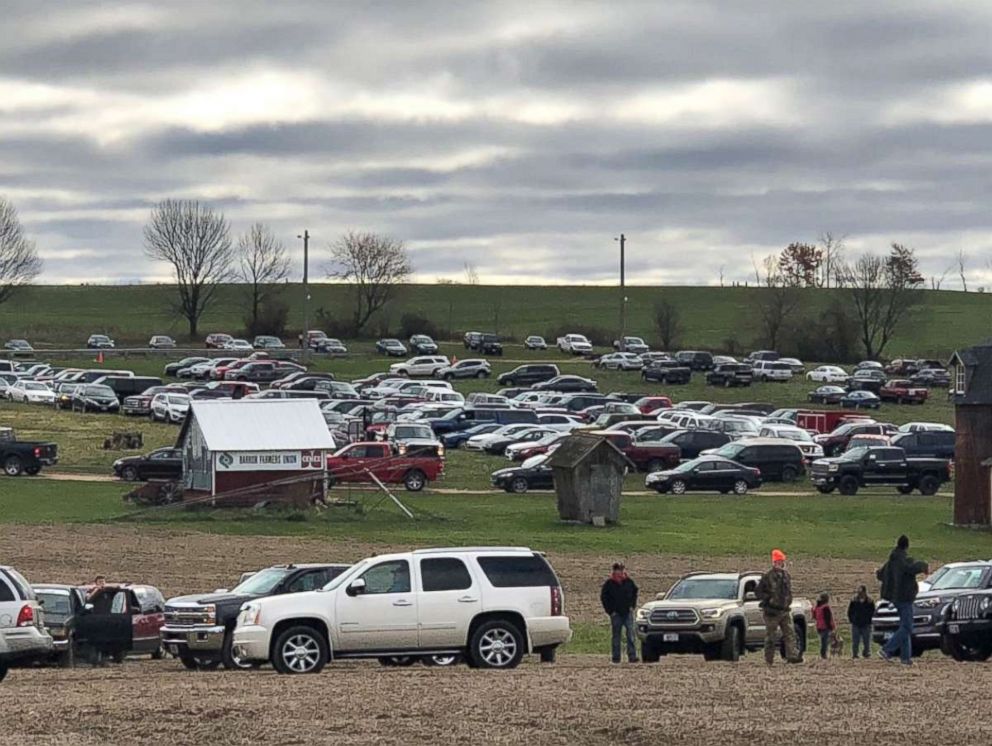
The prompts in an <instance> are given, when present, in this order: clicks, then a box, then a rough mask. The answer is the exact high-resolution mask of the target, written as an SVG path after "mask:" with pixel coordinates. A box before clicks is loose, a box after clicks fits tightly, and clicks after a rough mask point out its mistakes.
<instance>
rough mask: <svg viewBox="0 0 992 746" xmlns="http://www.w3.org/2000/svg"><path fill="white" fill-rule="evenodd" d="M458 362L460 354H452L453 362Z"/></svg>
mask: <svg viewBox="0 0 992 746" xmlns="http://www.w3.org/2000/svg"><path fill="white" fill-rule="evenodd" d="M457 362H458V355H452V356H451V364H452V365H454V364H455V363H457Z"/></svg>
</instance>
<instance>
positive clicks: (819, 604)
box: [813, 593, 837, 660]
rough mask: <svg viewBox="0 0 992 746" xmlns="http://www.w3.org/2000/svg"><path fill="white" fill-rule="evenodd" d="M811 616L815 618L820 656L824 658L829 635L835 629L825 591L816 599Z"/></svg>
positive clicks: (828, 599) (828, 598)
mask: <svg viewBox="0 0 992 746" xmlns="http://www.w3.org/2000/svg"><path fill="white" fill-rule="evenodd" d="M813 618H814V619H816V631H817V634H819V635H820V657H821V658H823V659H824V660H826V658H827V651H829V650H830V637H831V635H833V633H834V630H836V629H837V622H835V621H834V612H833V610H832V609H831V608H830V596H828V595H827V594H826V593H821V594H820V597H819V598H817V599H816V608H814V609H813Z"/></svg>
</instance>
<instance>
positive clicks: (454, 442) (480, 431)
mask: <svg viewBox="0 0 992 746" xmlns="http://www.w3.org/2000/svg"><path fill="white" fill-rule="evenodd" d="M501 427H503V426H502V425H501V424H499V423H498V422H483V423H482V424H480V425H475V426H474V427H470V428H468V429H466V430H456V431H454V432H450V433H447V434H446V435H443V436H442V437H441V442H442V443H444V446H445V448H458V447H459V446H461V445H464V444H465V443H466V442H467V441H468V439H469V438H473V437H475V436H476V435H485V434H486V433H491V432H493V431H495V430H498V429H499V428H501ZM432 429H433V428H432Z"/></svg>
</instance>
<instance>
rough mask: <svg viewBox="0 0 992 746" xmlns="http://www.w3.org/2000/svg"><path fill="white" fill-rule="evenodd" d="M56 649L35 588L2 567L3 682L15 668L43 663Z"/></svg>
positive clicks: (0, 676)
mask: <svg viewBox="0 0 992 746" xmlns="http://www.w3.org/2000/svg"><path fill="white" fill-rule="evenodd" d="M53 648H54V641H53V640H52V636H51V635H50V634H48V632H47V630H46V629H45V615H44V612H43V611H42V607H41V604H39V603H38V599H37V597H36V596H35V594H34V591H33V590H32V588H31V585H30V584H29V583H28V581H27V580H25V579H24V576H23V575H21V574H20V573H19V572H17V570H15V569H14V568H13V567H7V566H3V565H0V681H3V679H4V677H5V676H6V675H7V669H8V668H9V667H10V666H11V665H21V664H25V665H26V664H30V663H34V662H40V661H43V660H45V659H46V658H48V657H49V656H50V655H51V653H52V650H53Z"/></svg>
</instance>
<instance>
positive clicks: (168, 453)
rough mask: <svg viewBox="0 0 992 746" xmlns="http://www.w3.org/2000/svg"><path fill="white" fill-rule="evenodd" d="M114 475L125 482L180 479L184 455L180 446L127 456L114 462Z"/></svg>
mask: <svg viewBox="0 0 992 746" xmlns="http://www.w3.org/2000/svg"><path fill="white" fill-rule="evenodd" d="M113 470H114V476H115V477H119V478H121V479H123V480H124V481H125V482H145V481H147V480H149V479H168V480H170V481H178V480H179V479H182V476H183V455H182V451H180V450H179V449H178V448H158V449H156V450H154V451H151V452H149V453H146V454H144V455H143V456H125V457H123V458H119V459H117V460H116V461H114V463H113Z"/></svg>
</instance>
